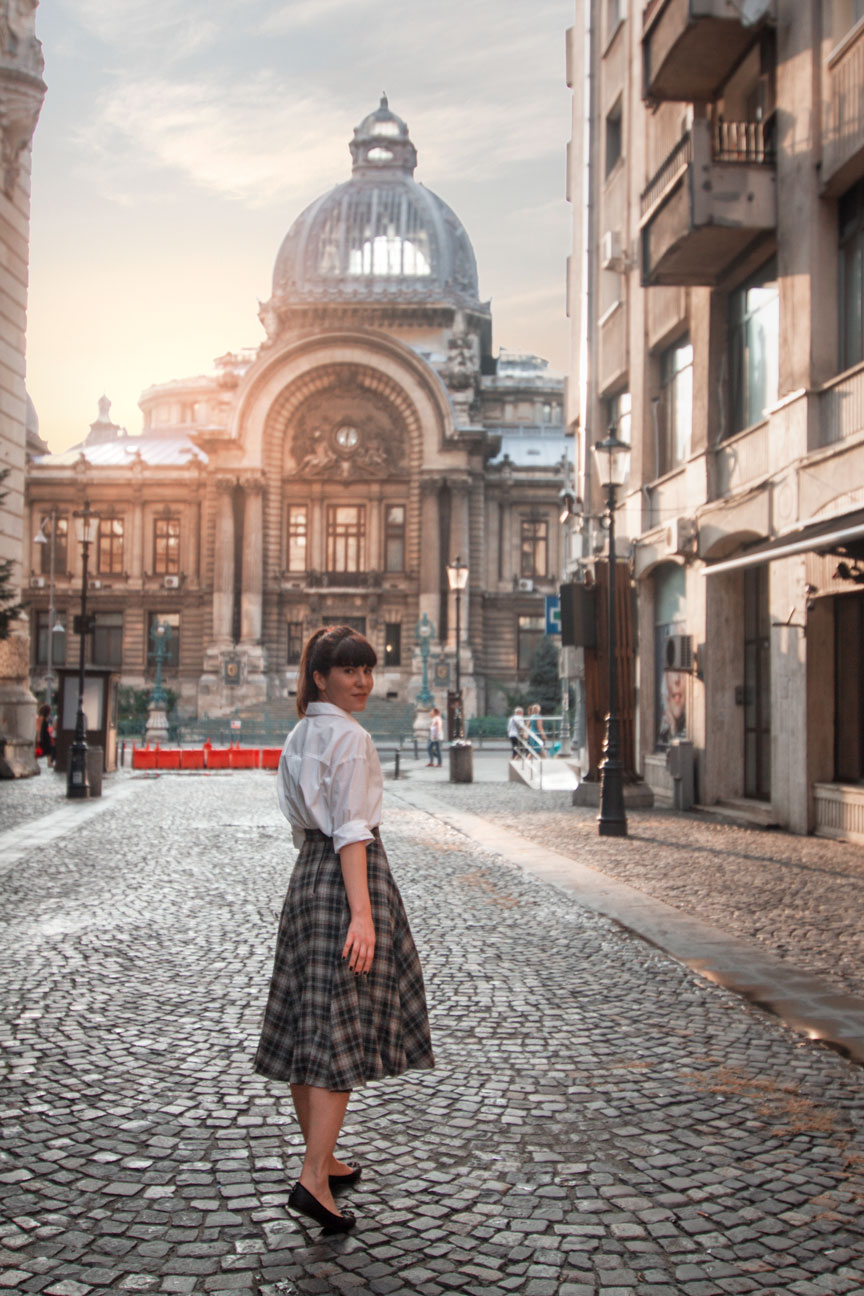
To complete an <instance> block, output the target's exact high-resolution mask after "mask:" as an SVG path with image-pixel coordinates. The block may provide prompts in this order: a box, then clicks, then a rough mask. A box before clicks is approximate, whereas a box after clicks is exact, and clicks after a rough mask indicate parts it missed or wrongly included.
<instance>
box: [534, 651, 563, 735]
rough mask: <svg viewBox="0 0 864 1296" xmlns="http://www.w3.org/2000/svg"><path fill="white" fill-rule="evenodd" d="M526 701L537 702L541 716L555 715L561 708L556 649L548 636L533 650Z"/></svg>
mask: <svg viewBox="0 0 864 1296" xmlns="http://www.w3.org/2000/svg"><path fill="white" fill-rule="evenodd" d="M528 700H529V702H539V703H540V710H541V712H542V713H543V715H557V713H558V711H559V710H560V707H561V682H560V680H559V678H558V648H557V646H556V644H555V641H554V640H553V639H551V638H550V637H549V636H548V635H544V636H543V638H542V639H541V640H540V642H539V643H538V645H537V647H536V649H535V650H534V660H533V661H532V663H531V674H530V675H529V676H528Z"/></svg>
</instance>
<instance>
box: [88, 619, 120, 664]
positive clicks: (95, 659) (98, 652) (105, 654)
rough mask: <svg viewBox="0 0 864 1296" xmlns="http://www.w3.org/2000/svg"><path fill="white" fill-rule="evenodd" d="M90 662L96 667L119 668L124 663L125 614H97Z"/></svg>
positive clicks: (94, 620) (94, 622) (94, 621)
mask: <svg viewBox="0 0 864 1296" xmlns="http://www.w3.org/2000/svg"><path fill="white" fill-rule="evenodd" d="M90 661H91V662H92V663H93V665H94V666H119V665H120V664H121V663H122V661H123V613H122V612H96V613H95V614H94V618H93V632H92V636H91V646H90Z"/></svg>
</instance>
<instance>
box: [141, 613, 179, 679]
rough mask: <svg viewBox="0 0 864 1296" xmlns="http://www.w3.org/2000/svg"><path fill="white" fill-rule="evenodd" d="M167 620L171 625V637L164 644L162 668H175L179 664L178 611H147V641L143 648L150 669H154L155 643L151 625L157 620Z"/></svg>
mask: <svg viewBox="0 0 864 1296" xmlns="http://www.w3.org/2000/svg"><path fill="white" fill-rule="evenodd" d="M159 621H162V622H167V623H168V625H169V626H170V627H171V637H170V639H168V640H167V642H166V644H165V656H164V657H163V658H162V669H163V670H176V669H177V667H178V666H179V665H180V613H179V612H148V614H147V643H146V645H145V650H146V654H147V664H148V666H149V668H150V670H155V669H156V657H155V655H154V653H155V643H154V640H153V627H154V626H155V625H156V624H157V622H159Z"/></svg>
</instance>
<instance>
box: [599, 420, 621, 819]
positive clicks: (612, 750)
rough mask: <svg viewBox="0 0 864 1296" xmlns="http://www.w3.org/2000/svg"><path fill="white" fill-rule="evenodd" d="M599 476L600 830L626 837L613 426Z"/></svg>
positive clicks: (603, 444) (617, 448) (602, 444)
mask: <svg viewBox="0 0 864 1296" xmlns="http://www.w3.org/2000/svg"><path fill="white" fill-rule="evenodd" d="M594 455H595V462H596V464H597V475H598V476H599V478H600V485H601V486H602V487H603V489H604V490H605V492H606V516H607V517H608V519H609V587H608V590H607V596H608V601H609V714H608V715H607V716H606V738H605V740H604V743H603V752H604V759H603V763H602V764H601V766H600V772H601V784H600V814H599V816H598V818H597V831H598V834H599V835H600V836H601V837H626V836H627V815H626V814H625V812H624V785H623V779H622V773H623V771H622V767H621V742H620V736H619V732H618V680H617V672H616V663H615V647H616V645H615V492H616V490H617V489H618V487H619V486H623V485H624V483H625V481H626V480H627V473H628V471H629V468H630V447H629V445H627V443H626V442H624V441H619V440H618V436H617V429H616V428H615V426H614V425H613V426H612V427H610V429H609V431H608V433H607V434H606V439H605V441H598V442H597V444H596V445H595V446H594Z"/></svg>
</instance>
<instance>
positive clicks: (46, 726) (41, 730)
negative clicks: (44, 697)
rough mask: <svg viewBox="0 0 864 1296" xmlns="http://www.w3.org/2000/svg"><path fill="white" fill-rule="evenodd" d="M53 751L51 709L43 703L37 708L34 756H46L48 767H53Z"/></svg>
mask: <svg viewBox="0 0 864 1296" xmlns="http://www.w3.org/2000/svg"><path fill="white" fill-rule="evenodd" d="M55 750H56V749H55V746H54V730H53V728H52V725H51V708H50V706H49V705H48V703H47V702H44V703H43V704H42V706H40V708H39V712H38V721H37V724H36V755H37V756H47V757H48V764H49V766H53V764H54V755H55Z"/></svg>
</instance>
